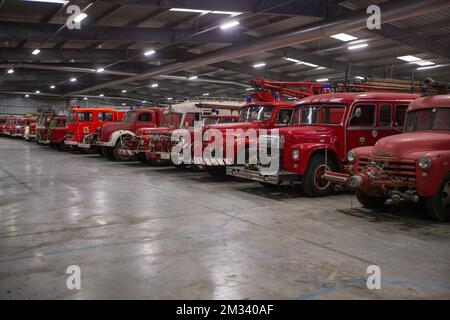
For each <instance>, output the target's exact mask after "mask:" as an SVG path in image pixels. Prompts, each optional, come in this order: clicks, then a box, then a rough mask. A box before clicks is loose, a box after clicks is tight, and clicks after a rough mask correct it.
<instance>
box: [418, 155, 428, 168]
mask: <svg viewBox="0 0 450 320" xmlns="http://www.w3.org/2000/svg"><path fill="white" fill-rule="evenodd" d="M418 165H419V167H421V168H422V169H428V168H430V167H431V159H430V158H429V157H427V156H425V157H421V158H420V159H419V161H418Z"/></svg>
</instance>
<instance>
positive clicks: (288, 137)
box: [278, 125, 334, 143]
mask: <svg viewBox="0 0 450 320" xmlns="http://www.w3.org/2000/svg"><path fill="white" fill-rule="evenodd" d="M278 130H279V133H280V135H282V136H284V138H285V141H286V142H290V143H311V142H329V139H330V137H332V136H333V135H334V134H333V129H331V128H330V127H326V126H312V125H306V126H289V127H282V128H278Z"/></svg>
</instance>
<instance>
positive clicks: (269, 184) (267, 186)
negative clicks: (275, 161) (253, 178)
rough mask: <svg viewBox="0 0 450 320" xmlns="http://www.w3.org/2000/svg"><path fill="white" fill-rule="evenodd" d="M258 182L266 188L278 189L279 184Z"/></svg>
mask: <svg viewBox="0 0 450 320" xmlns="http://www.w3.org/2000/svg"><path fill="white" fill-rule="evenodd" d="M260 184H261V185H262V186H263V187H264V188H267V189H272V190H276V189H278V187H279V186H280V185H279V184H272V183H267V182H260Z"/></svg>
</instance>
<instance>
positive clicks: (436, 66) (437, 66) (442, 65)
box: [417, 64, 445, 70]
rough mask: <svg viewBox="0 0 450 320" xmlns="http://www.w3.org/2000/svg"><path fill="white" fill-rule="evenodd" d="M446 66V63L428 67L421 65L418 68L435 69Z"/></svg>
mask: <svg viewBox="0 0 450 320" xmlns="http://www.w3.org/2000/svg"><path fill="white" fill-rule="evenodd" d="M440 67H445V64H436V65H434V66H428V67H419V68H417V70H428V69H434V68H440Z"/></svg>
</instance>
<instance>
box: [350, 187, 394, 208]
mask: <svg viewBox="0 0 450 320" xmlns="http://www.w3.org/2000/svg"><path fill="white" fill-rule="evenodd" d="M355 196H356V199H358V201H359V202H360V203H361V204H362V205H363V207H365V208H368V209H378V208H381V207H383V206H384V204H385V203H386V200H387V198H386V197H383V196H381V197H374V196H369V195H368V194H367V193H365V192H364V191H362V190H359V189H356V190H355Z"/></svg>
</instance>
